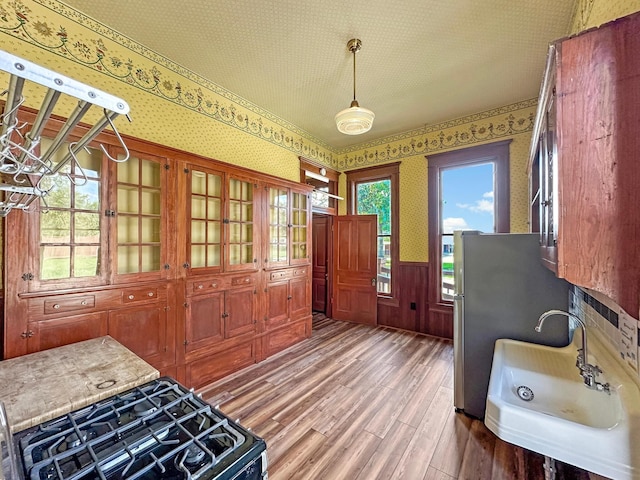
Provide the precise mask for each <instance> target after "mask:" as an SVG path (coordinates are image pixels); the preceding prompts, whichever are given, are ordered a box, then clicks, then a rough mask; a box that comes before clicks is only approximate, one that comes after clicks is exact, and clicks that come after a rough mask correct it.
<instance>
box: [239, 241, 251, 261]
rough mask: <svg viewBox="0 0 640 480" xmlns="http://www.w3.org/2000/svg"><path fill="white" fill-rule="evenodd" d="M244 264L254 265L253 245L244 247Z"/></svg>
mask: <svg viewBox="0 0 640 480" xmlns="http://www.w3.org/2000/svg"><path fill="white" fill-rule="evenodd" d="M240 261H241V262H242V263H244V264H247V263H253V245H242V257H241V260H240Z"/></svg>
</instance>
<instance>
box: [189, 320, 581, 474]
mask: <svg viewBox="0 0 640 480" xmlns="http://www.w3.org/2000/svg"><path fill="white" fill-rule="evenodd" d="M452 358H453V345H452V343H451V342H450V341H448V340H442V339H437V338H433V337H429V336H425V335H420V334H417V333H414V332H406V331H401V330H396V329H391V328H386V327H371V326H368V325H358V324H354V323H348V322H338V321H334V320H330V319H326V318H322V319H320V318H318V319H316V320H314V330H313V335H312V336H311V338H309V339H307V340H305V341H302V342H300V343H297V344H296V345H295V346H292V347H291V348H289V349H287V350H285V351H283V352H282V353H281V354H280V355H278V356H276V357H272V358H271V359H268V360H266V361H265V362H262V363H260V364H257V365H253V366H251V367H249V368H247V369H245V370H243V371H241V372H238V373H237V374H235V375H233V376H232V377H228V378H223V379H221V380H219V381H217V382H215V383H213V384H210V385H207V386H203V387H202V388H201V390H200V393H202V394H203V398H204V399H205V400H206V401H208V402H210V403H212V404H214V405H218V404H219V405H220V408H221V410H222V411H223V412H224V413H226V414H227V415H230V416H231V417H232V418H240V419H241V422H242V423H243V425H244V426H246V427H250V428H251V429H252V430H253V431H254V432H256V434H258V435H260V436H262V437H263V438H264V439H265V440H266V442H267V455H268V458H269V478H270V479H271V480H284V479H296V480H317V479H331V480H347V479H348V480H391V479H401V480H414V479H415V480H423V479H425V480H426V479H431V480H436V479H438V480H451V479H467V480H542V479H543V478H544V472H543V469H542V465H543V457H542V456H541V455H538V454H535V453H532V452H529V451H526V450H523V449H521V448H518V447H515V446H513V445H509V444H507V443H505V442H503V441H502V440H500V439H498V438H497V437H496V436H495V435H493V433H491V432H490V431H489V430H488V429H487V428H486V427H485V426H484V424H483V423H482V422H480V421H478V420H471V419H470V418H468V417H466V416H464V415H463V414H460V413H456V412H455V410H454V407H453V389H452V386H451V384H452V379H451V378H452V375H453V374H452V371H453V368H452V367H453V365H452ZM550 434H551V433H550ZM557 467H558V476H557V478H559V479H560V478H562V479H565V480H568V479H574V480H587V479H588V477H587V474H586V472H584V471H582V470H579V469H577V468H575V467H570V466H568V465H565V464H563V463H561V462H558V463H557Z"/></svg>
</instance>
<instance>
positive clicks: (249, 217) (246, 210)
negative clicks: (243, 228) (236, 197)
mask: <svg viewBox="0 0 640 480" xmlns="http://www.w3.org/2000/svg"><path fill="white" fill-rule="evenodd" d="M242 220H243V221H245V222H252V221H253V203H243V204H242Z"/></svg>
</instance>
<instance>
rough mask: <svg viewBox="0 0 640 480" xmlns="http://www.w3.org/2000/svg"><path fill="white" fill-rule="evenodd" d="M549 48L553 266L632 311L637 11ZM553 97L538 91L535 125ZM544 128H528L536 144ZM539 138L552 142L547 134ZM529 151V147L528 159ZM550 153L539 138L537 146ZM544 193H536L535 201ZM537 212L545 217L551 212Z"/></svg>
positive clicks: (639, 102)
mask: <svg viewBox="0 0 640 480" xmlns="http://www.w3.org/2000/svg"><path fill="white" fill-rule="evenodd" d="M554 50H555V61H552V62H550V63H549V65H548V67H549V68H548V69H547V74H546V77H545V78H546V80H545V82H549V84H550V87H549V88H553V83H554V82H553V76H554V66H555V77H556V80H555V92H556V93H555V99H556V104H557V106H556V121H555V131H556V132H557V133H556V135H557V155H554V156H553V160H554V161H555V162H557V167H551V168H550V169H548V170H549V171H548V172H546V173H545V175H544V177H543V178H541V179H540V181H541V182H548V183H549V184H550V185H551V188H552V189H553V193H552V199H553V198H555V199H556V201H555V202H554V203H552V205H551V207H552V208H551V211H550V214H551V215H552V224H553V223H555V222H556V219H557V230H555V231H556V232H557V245H556V248H557V261H556V263H557V267H556V268H557V275H558V276H559V277H562V278H565V279H566V280H568V281H569V282H571V283H573V284H575V285H579V286H582V287H586V288H591V289H594V290H596V291H599V292H602V293H604V294H605V295H607V296H608V297H610V298H611V299H613V300H614V301H615V302H617V303H618V304H619V305H620V306H621V307H622V308H624V309H625V310H626V311H627V312H629V313H630V314H632V315H634V316H636V315H637V314H638V307H639V297H640V242H638V236H639V234H640V209H639V208H638V194H637V192H638V185H640V163H639V162H638V159H637V156H638V151H640V135H638V132H640V116H639V115H638V112H639V111H640V57H639V56H638V54H637V52H638V51H640V14H638V13H636V14H633V15H630V16H628V17H624V18H622V19H619V20H616V21H614V22H611V23H608V24H606V25H604V26H602V27H600V28H597V29H593V30H589V31H586V32H584V33H582V34H580V35H577V36H575V37H571V38H568V39H564V40H560V41H558V42H556V43H555V44H554V45H553V46H552V52H553V51H554ZM552 55H553V53H552ZM544 91H545V89H544V87H543V93H544ZM552 99H553V97H552V98H551V100H552ZM548 105H550V106H551V108H547V106H548ZM552 107H553V104H552V103H550V102H549V99H547V100H546V101H545V98H544V97H543V98H542V99H541V102H540V106H539V109H538V120H537V122H536V125H538V126H539V127H540V126H541V125H544V123H545V121H544V119H543V118H542V117H547V118H551V121H552V119H553V117H552V116H550V115H549V111H552V110H553V108H552ZM548 121H549V120H548ZM550 130H551V132H552V131H553V124H551V126H550ZM541 131H542V130H540V129H539V130H538V131H537V132H535V136H534V147H536V146H538V145H539V140H540V135H541ZM547 137H553V135H552V133H551V134H549V133H547ZM545 142H548V143H549V144H553V138H551V140H549V138H547V139H545ZM552 150H554V149H553V148H551V151H552ZM535 151H536V148H532V159H535V158H536V153H535ZM549 153H550V150H549V147H546V152H545V154H544V155H545V156H547V157H548V156H549ZM539 158H540V159H542V158H543V156H542V155H540V156H539ZM556 169H557V170H556ZM543 171H545V170H543ZM549 173H550V174H551V179H550V180H549ZM534 183H535V182H532V185H534ZM554 187H557V188H554ZM545 201H548V199H545V198H544V195H543V196H542V197H541V203H543V202H545ZM552 201H553V200H552ZM541 211H543V210H542V209H541ZM541 217H542V220H543V223H545V224H547V223H548V216H547V217H545V216H544V214H543V215H541ZM544 238H545V237H544V235H543V236H542V239H543V241H544Z"/></svg>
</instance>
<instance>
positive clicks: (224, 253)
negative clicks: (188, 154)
mask: <svg viewBox="0 0 640 480" xmlns="http://www.w3.org/2000/svg"><path fill="white" fill-rule="evenodd" d="M185 173H186V174H187V176H188V179H187V185H188V197H189V200H190V202H189V205H188V214H187V216H188V219H187V223H188V231H187V235H188V240H187V257H188V259H187V263H186V265H187V267H188V269H189V272H190V274H206V273H217V272H222V271H237V270H256V269H257V268H258V256H259V241H258V240H257V238H258V237H257V236H256V235H257V232H258V229H257V228H254V227H255V223H256V219H255V212H256V211H259V207H258V206H257V201H258V197H259V196H258V195H256V192H257V191H258V184H257V183H256V182H254V181H252V180H251V179H249V178H243V177H241V176H238V175H233V174H229V173H224V172H222V171H216V170H210V169H207V168H203V167H200V166H194V165H189V166H188V167H187V168H185Z"/></svg>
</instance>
